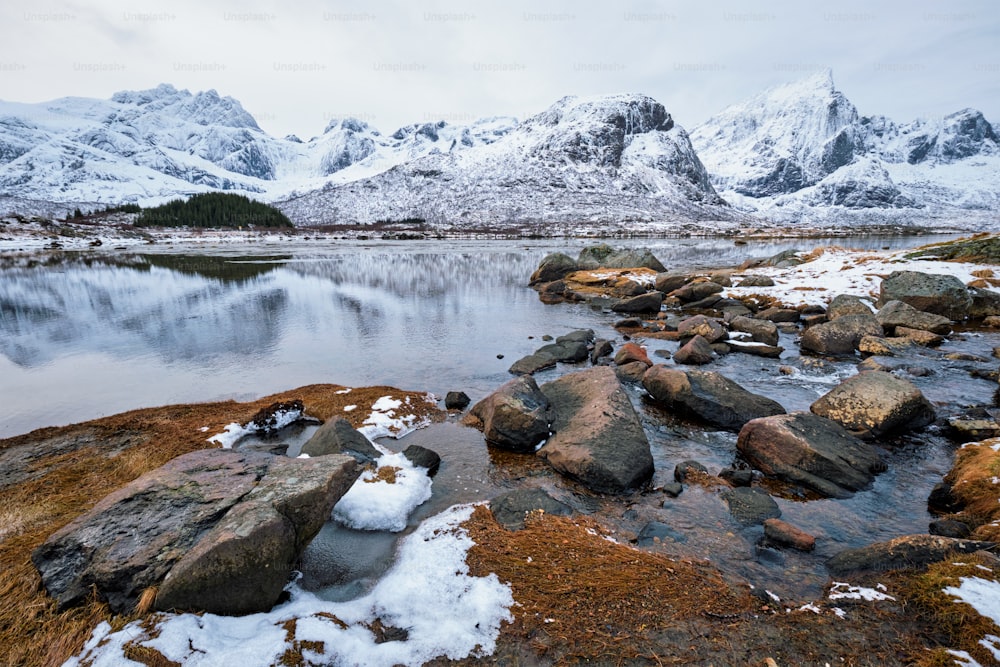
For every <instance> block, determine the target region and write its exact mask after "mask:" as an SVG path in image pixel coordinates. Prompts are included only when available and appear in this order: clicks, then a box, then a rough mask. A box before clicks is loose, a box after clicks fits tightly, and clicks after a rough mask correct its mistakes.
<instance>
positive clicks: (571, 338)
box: [556, 329, 595, 361]
mask: <svg viewBox="0 0 1000 667" xmlns="http://www.w3.org/2000/svg"><path fill="white" fill-rule="evenodd" d="M594 336H595V334H594V330H593V329H577V330H576V331H571V332H569V333H568V334H565V335H562V336H559V337H558V338H556V343H557V344H558V345H567V344H568V343H583V344H585V345H586V344H587V343H592V342H594ZM560 361H562V360H561V359H560ZM577 361H580V360H579V359H578V360H577Z"/></svg>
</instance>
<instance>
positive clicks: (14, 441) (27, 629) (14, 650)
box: [0, 385, 440, 667]
mask: <svg viewBox="0 0 1000 667" xmlns="http://www.w3.org/2000/svg"><path fill="white" fill-rule="evenodd" d="M341 389H343V387H341V386H339V385H309V386H307V387H301V388H299V389H295V390H292V391H288V392H283V393H281V394H275V395H273V396H267V397H265V398H261V399H260V400H257V401H252V402H248V403H237V402H235V401H225V402H221V403H197V404H188V405H173V406H167V407H161V408H150V409H143V410H134V411H132V412H127V413H123V414H119V415H113V416H110V417H105V418H102V419H97V420H94V421H91V422H86V423H85V424H79V425H74V426H66V427H59V428H46V429H40V430H38V431H34V432H32V433H29V434H26V435H22V436H17V437H14V438H9V439H6V440H0V454H4V453H11V451H10V450H13V449H15V448H29V449H30V448H34V450H37V451H34V452H33V454H32V456H27V457H24V458H22V459H17V460H16V461H17V464H18V465H19V466H21V468H22V469H19V470H16V471H11V470H5V471H4V472H5V473H14V474H15V478H16V479H18V480H19V481H18V483H14V484H8V485H7V486H4V487H2V488H0V507H4V508H7V510H6V511H7V512H9V513H11V514H12V516H14V517H15V518H14V521H13V522H12V524H13V527H8V529H7V530H6V531H5V533H4V535H3V536H0V538H2V541H0V573H2V574H0V665H6V666H10V667H13V666H15V665H16V666H18V667H35V666H39V665H46V666H48V665H58V664H61V663H62V662H63V661H65V660H66V658H68V657H69V656H71V655H73V654H75V653H77V652H79V650H80V649H81V647H82V646H83V644H84V642H85V641H86V640H87V638H88V637H89V636H90V633H91V631H92V630H93V628H94V627H95V626H96V625H97V624H98V623H99V622H101V621H103V620H108V621H111V622H112V624H113V626H116V627H121V625H123V624H124V623H125V622H126V621H128V620H131V618H134V616H133V617H129V618H118V617H116V618H112V616H111V614H110V612H109V610H108V608H107V607H106V605H104V604H102V603H101V602H100V601H99V600H97V599H96V598H95V599H93V600H92V601H91V602H90V603H88V604H86V605H84V606H82V607H79V608H75V609H69V610H66V611H63V612H59V611H57V609H56V604H55V602H54V601H53V600H52V599H50V598H49V597H48V596H47V595H46V594H45V591H44V589H43V588H42V585H41V580H40V578H39V575H38V572H37V571H36V570H35V567H34V565H33V564H32V563H31V553H32V551H33V550H34V549H35V548H37V547H38V546H39V545H41V544H42V542H44V541H45V539H46V538H47V537H48V536H49V535H51V534H52V533H53V532H55V531H56V530H58V529H59V528H61V527H62V526H64V525H66V524H67V523H69V522H70V521H72V520H73V519H74V518H76V517H77V516H80V515H81V514H83V513H85V512H86V511H88V510H89V509H90V508H92V507H93V506H94V505H95V504H96V503H97V502H98V501H99V500H100V499H101V498H103V497H104V496H106V495H107V494H109V493H111V492H112V491H114V490H115V489H118V488H120V487H122V486H124V485H125V484H128V483H129V482H131V481H132V480H134V479H135V478H137V477H138V476H140V475H142V474H143V473H146V472H148V471H150V470H153V469H154V468H158V467H159V466H161V465H163V464H164V463H166V462H167V461H169V460H171V459H173V458H175V457H177V456H180V455H182V454H187V453H189V452H192V451H196V450H199V449H206V448H210V447H214V446H215V445H213V444H212V443H209V442H207V440H206V438H208V437H209V436H211V435H213V434H215V433H221V432H222V430H223V429H224V427H225V426H226V424H229V423H231V422H234V421H237V422H240V423H246V422H247V421H249V420H250V419H251V417H253V415H254V413H256V412H257V411H258V410H260V409H261V408H264V407H267V406H268V405H270V404H272V403H274V402H276V401H281V400H293V399H300V400H302V401H303V403H305V406H306V412H307V413H308V414H310V415H312V416H315V417H318V418H320V419H324V420H325V419H328V418H330V417H332V416H334V415H340V416H343V417H345V418H346V419H348V420H349V421H350V422H351V423H352V425H354V426H355V427H357V426H360V425H361V422H362V421H363V420H364V419H365V418H366V417H367V416H368V414H369V411H368V410H365V409H362V408H361V406H370V405H372V403H374V402H375V401H376V400H377V399H378V398H380V397H381V396H385V395H390V394H391V395H392V396H393V397H394V398H397V399H403V400H404V401H405V399H406V398H410V405H409V406H407V409H406V410H407V412H414V413H417V414H418V416H421V417H433V416H436V415H439V414H440V411H439V410H438V409H437V407H436V406H435V405H433V404H431V403H428V402H426V401H425V400H424V394H421V393H417V392H404V391H400V390H398V389H395V388H392V387H367V388H363V389H354V390H352V391H351V392H350V393H348V394H338V393H336V392H337V391H338V390H341ZM347 405H358V406H359V409H358V410H355V411H352V412H344V407H345V406H347ZM203 427H208V430H207V431H202V430H201V429H202V428H203ZM66 443H70V445H67V444H66ZM57 444H58V445H61V450H60V452H61V453H58V454H55V455H49V456H47V455H45V452H46V448H47V447H49V446H52V447H55V446H57ZM137 650H138V649H137ZM150 659H151V660H152V659H153V658H150ZM147 664H153V663H147ZM157 664H166V663H157Z"/></svg>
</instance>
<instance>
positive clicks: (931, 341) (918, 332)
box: [896, 327, 944, 347]
mask: <svg viewBox="0 0 1000 667" xmlns="http://www.w3.org/2000/svg"><path fill="white" fill-rule="evenodd" d="M896 336H902V337H903V338H909V339H910V340H912V341H913V342H914V343H916V344H917V345H923V346H924V347H935V346H937V345H940V344H941V343H943V342H944V336H939V335H937V334H934V333H931V332H930V331H923V330H922V329H910V328H909V327H896Z"/></svg>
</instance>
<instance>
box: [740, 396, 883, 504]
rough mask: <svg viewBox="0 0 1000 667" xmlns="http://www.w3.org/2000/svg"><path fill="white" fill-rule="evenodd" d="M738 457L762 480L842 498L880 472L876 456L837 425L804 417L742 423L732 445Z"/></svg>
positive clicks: (875, 453)
mask: <svg viewBox="0 0 1000 667" xmlns="http://www.w3.org/2000/svg"><path fill="white" fill-rule="evenodd" d="M736 448H737V449H738V450H739V452H740V454H742V455H743V457H744V458H745V459H746V460H747V461H748V462H750V464H751V465H753V466H754V467H755V468H757V469H758V470H760V471H761V472H763V473H764V474H765V475H769V476H772V477H776V478H778V479H781V480H784V481H786V482H791V483H793V484H798V485H801V486H805V487H807V488H810V489H812V490H814V491H816V492H818V493H820V494H822V495H824V496H827V497H832V498H847V497H850V496H851V495H853V493H854V492H855V491H860V490H862V489H865V488H868V486H869V485H870V484H871V483H872V480H873V479H874V478H875V474H876V473H878V472H882V471H883V470H885V464H884V463H882V460H881V459H880V458H879V456H878V453H877V452H876V451H875V450H874V449H873V448H872V447H871V446H870V445H867V444H866V443H864V442H862V441H861V440H859V439H857V438H855V437H854V436H853V435H851V434H850V433H849V432H848V431H847V430H846V429H844V427H842V426H841V425H840V424H838V423H836V422H834V421H830V420H829V419H825V418H823V417H819V416H817V415H814V414H810V413H808V412H794V413H792V414H788V415H777V416H774V417H762V418H760V419H754V420H753V421H750V422H747V424H746V425H745V426H744V427H743V428H742V429H741V430H740V434H739V436H738V438H737V440H736Z"/></svg>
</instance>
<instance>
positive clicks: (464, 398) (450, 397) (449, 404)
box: [444, 391, 472, 410]
mask: <svg viewBox="0 0 1000 667" xmlns="http://www.w3.org/2000/svg"><path fill="white" fill-rule="evenodd" d="M471 402H472V401H471V400H470V399H469V396H468V395H467V394H466V393H465V392H464V391H449V392H448V393H447V394H445V397H444V407H445V408H447V409H448V410H464V409H465V408H467V407H468V405H469V403H471Z"/></svg>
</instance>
